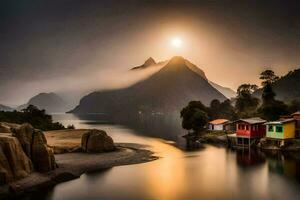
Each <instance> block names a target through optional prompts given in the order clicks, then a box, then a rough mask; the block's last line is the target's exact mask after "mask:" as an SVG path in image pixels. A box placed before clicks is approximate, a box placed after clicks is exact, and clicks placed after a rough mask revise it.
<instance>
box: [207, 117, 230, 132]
mask: <svg viewBox="0 0 300 200" xmlns="http://www.w3.org/2000/svg"><path fill="white" fill-rule="evenodd" d="M228 122H229V121H228V120H227V119H215V120H213V121H210V122H208V130H211V131H224V130H225V126H226V124H227V123H228Z"/></svg>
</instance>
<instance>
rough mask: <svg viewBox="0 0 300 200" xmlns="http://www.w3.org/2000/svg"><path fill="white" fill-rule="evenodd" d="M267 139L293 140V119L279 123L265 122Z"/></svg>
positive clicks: (294, 131) (294, 123)
mask: <svg viewBox="0 0 300 200" xmlns="http://www.w3.org/2000/svg"><path fill="white" fill-rule="evenodd" d="M265 125H266V126H267V129H266V131H267V134H266V137H267V138H274V139H290V138H295V133H296V121H295V120H294V119H284V120H280V121H274V122H267V123H265Z"/></svg>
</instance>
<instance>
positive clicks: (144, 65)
mask: <svg viewBox="0 0 300 200" xmlns="http://www.w3.org/2000/svg"><path fill="white" fill-rule="evenodd" d="M155 64H156V62H155V60H154V59H153V58H152V57H150V58H148V59H147V60H146V61H145V62H144V64H142V65H140V66H137V67H133V68H132V69H131V70H138V69H145V68H147V67H149V66H151V65H155Z"/></svg>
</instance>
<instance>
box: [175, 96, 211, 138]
mask: <svg viewBox="0 0 300 200" xmlns="http://www.w3.org/2000/svg"><path fill="white" fill-rule="evenodd" d="M180 117H181V118H182V128H184V129H186V130H193V131H194V133H200V132H202V131H203V130H204V126H205V125H206V124H207V122H208V115H207V108H206V107H205V106H204V105H203V104H202V103H201V102H200V101H191V102H190V103H189V104H188V105H187V106H186V107H184V108H183V109H182V110H181V112H180Z"/></svg>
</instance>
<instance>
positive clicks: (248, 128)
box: [236, 117, 266, 138]
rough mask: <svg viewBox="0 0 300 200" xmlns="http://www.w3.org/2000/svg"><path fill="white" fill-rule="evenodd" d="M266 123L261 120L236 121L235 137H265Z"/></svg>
mask: <svg viewBox="0 0 300 200" xmlns="http://www.w3.org/2000/svg"><path fill="white" fill-rule="evenodd" d="M264 123H266V121H265V120H263V119H261V118H257V117H255V118H249V119H240V120H237V121H236V136H237V137H244V138H261V137H264V136H265V135H266V126H265V125H264Z"/></svg>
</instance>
